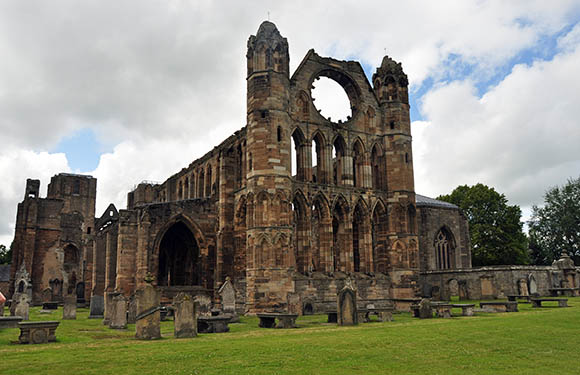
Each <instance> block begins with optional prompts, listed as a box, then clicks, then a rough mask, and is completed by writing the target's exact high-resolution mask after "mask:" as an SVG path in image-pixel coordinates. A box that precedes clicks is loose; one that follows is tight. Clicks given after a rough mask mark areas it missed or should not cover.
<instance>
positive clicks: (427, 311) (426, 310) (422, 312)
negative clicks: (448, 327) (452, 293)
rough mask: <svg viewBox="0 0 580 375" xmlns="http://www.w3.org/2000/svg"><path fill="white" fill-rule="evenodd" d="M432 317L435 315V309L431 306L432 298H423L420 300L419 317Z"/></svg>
mask: <svg viewBox="0 0 580 375" xmlns="http://www.w3.org/2000/svg"><path fill="white" fill-rule="evenodd" d="M432 317H433V309H432V308H431V300H430V299H428V298H423V299H422V300H421V301H420V302H419V318H420V319H430V318H432Z"/></svg>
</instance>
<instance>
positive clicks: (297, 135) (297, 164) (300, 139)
mask: <svg viewBox="0 0 580 375" xmlns="http://www.w3.org/2000/svg"><path fill="white" fill-rule="evenodd" d="M291 143H292V146H291V148H292V150H291V154H292V158H291V159H292V165H291V171H292V176H294V178H296V180H298V181H306V176H307V175H306V160H307V158H306V157H307V155H306V152H307V149H308V148H307V147H305V146H306V139H305V138H304V135H303V134H302V132H301V131H300V129H298V128H297V129H296V130H294V132H293V133H292V142H291ZM292 151H293V152H292Z"/></svg>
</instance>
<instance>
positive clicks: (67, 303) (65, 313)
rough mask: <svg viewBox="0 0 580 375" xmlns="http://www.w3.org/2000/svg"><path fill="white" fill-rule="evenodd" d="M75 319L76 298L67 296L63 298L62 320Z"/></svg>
mask: <svg viewBox="0 0 580 375" xmlns="http://www.w3.org/2000/svg"><path fill="white" fill-rule="evenodd" d="M76 318H77V296H75V295H68V296H66V297H64V306H63V308H62V319H63V320H75V319H76Z"/></svg>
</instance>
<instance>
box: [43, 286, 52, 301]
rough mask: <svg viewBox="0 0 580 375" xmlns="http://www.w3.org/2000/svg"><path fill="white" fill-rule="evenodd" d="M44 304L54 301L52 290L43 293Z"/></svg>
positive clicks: (47, 289)
mask: <svg viewBox="0 0 580 375" xmlns="http://www.w3.org/2000/svg"><path fill="white" fill-rule="evenodd" d="M41 298H42V302H50V301H52V289H51V288H46V289H44V290H43V291H42V297H41Z"/></svg>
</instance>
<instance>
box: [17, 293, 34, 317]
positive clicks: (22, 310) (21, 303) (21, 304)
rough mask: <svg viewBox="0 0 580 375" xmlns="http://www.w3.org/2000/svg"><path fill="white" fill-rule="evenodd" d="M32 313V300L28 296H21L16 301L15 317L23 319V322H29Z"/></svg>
mask: <svg viewBox="0 0 580 375" xmlns="http://www.w3.org/2000/svg"><path fill="white" fill-rule="evenodd" d="M29 311H30V300H29V298H28V294H21V295H20V296H18V301H16V308H15V309H14V316H20V317H22V320H28V313H29Z"/></svg>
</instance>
